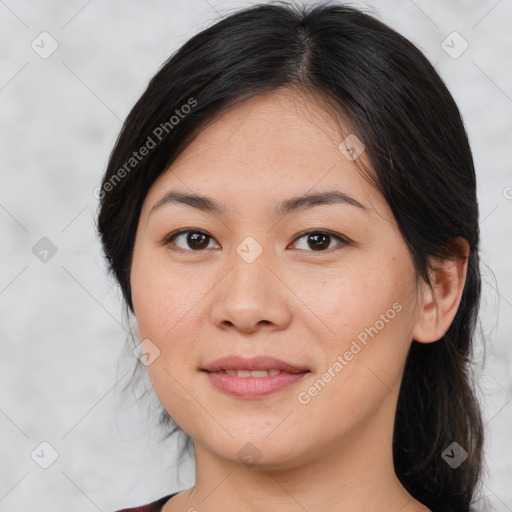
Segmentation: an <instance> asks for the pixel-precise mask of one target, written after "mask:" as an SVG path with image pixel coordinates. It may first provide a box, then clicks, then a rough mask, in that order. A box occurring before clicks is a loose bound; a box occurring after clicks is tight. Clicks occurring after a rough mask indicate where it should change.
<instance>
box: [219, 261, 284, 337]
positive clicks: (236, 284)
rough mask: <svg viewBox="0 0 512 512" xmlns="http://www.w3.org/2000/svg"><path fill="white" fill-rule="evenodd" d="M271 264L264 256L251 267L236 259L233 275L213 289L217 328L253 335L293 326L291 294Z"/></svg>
mask: <svg viewBox="0 0 512 512" xmlns="http://www.w3.org/2000/svg"><path fill="white" fill-rule="evenodd" d="M269 263H270V261H269V260H268V258H266V257H264V253H263V254H262V255H260V257H258V258H257V259H256V260H255V261H253V262H252V263H248V262H246V261H244V259H242V258H241V257H240V256H239V255H238V254H235V255H234V257H233V258H232V266H231V269H230V271H229V272H228V273H227V275H226V276H225V277H224V279H222V280H221V281H220V282H219V283H218V284H217V286H216V287H215V288H214V290H215V295H214V297H213V303H212V309H211V317H212V321H213V323H214V324H215V325H216V326H218V327H220V328H221V329H226V328H233V329H237V330H239V331H241V332H244V333H250V332H254V331H257V330H258V329H261V328H263V327H264V326H265V327H264V328H266V329H269V330H270V331H273V330H280V329H284V328H286V327H287V326H288V325H289V324H290V321H291V308H290V297H291V294H290V292H289V291H288V289H287V287H286V286H285V285H284V284H283V282H282V280H281V279H282V278H281V279H280V278H279V277H278V276H279V271H278V270H277V269H275V268H271V266H270V265H269ZM272 266H273V267H275V265H272Z"/></svg>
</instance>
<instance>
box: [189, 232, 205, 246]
mask: <svg viewBox="0 0 512 512" xmlns="http://www.w3.org/2000/svg"><path fill="white" fill-rule="evenodd" d="M207 239H208V237H207V236H206V235H203V234H202V233H189V235H188V237H187V243H188V244H189V247H191V248H192V249H204V247H207V246H208V240H207ZM205 241H206V244H205ZM191 242H192V243H191ZM197 242H199V243H197ZM201 242H202V243H201Z"/></svg>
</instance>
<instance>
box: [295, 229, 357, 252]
mask: <svg viewBox="0 0 512 512" xmlns="http://www.w3.org/2000/svg"><path fill="white" fill-rule="evenodd" d="M302 239H304V240H305V243H303V244H302V247H299V249H301V250H307V247H309V248H311V249H312V250H313V251H314V252H326V251H327V249H331V248H332V247H330V246H331V242H332V241H333V240H334V239H337V240H339V241H340V242H341V243H339V244H337V245H338V246H340V245H347V244H348V243H349V242H348V240H346V239H345V238H343V237H341V236H340V235H336V234H334V233H331V232H329V231H308V232H306V233H303V234H301V235H300V236H299V237H297V238H296V239H295V240H299V241H300V240H302ZM310 252H311V251H310Z"/></svg>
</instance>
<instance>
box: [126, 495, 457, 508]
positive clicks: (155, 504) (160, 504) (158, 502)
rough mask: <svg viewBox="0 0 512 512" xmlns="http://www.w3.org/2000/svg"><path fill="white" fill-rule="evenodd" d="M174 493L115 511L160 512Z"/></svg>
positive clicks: (446, 506)
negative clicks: (145, 503)
mask: <svg viewBox="0 0 512 512" xmlns="http://www.w3.org/2000/svg"><path fill="white" fill-rule="evenodd" d="M176 494H178V493H177V492H175V493H174V494H169V495H168V496H164V497H163V498H160V499H159V500H156V501H153V502H151V503H149V504H147V505H142V506H141V507H135V508H123V510H118V511H117V512H161V510H162V508H163V506H164V505H165V504H166V503H167V501H169V500H170V499H171V498H172V497H173V496H176ZM432 512H453V508H452V507H450V506H448V505H444V506H443V507H441V508H440V509H439V510H435V511H432Z"/></svg>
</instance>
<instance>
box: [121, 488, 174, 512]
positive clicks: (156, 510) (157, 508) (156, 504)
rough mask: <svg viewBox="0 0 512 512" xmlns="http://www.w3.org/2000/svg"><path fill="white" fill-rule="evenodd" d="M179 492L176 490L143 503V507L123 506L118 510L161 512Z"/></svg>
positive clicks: (125, 511) (124, 511) (126, 511)
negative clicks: (146, 503) (145, 503)
mask: <svg viewBox="0 0 512 512" xmlns="http://www.w3.org/2000/svg"><path fill="white" fill-rule="evenodd" d="M176 494H178V493H177V492H175V493H174V494H169V495H168V496H164V497H163V498H160V499H159V500H156V501H153V502H151V503H149V504H148V505H142V506H141V507H135V508H123V510H118V511H117V512H161V510H162V508H163V506H164V505H165V504H166V503H167V501H169V500H170V499H171V498H172V497H173V496H176Z"/></svg>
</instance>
